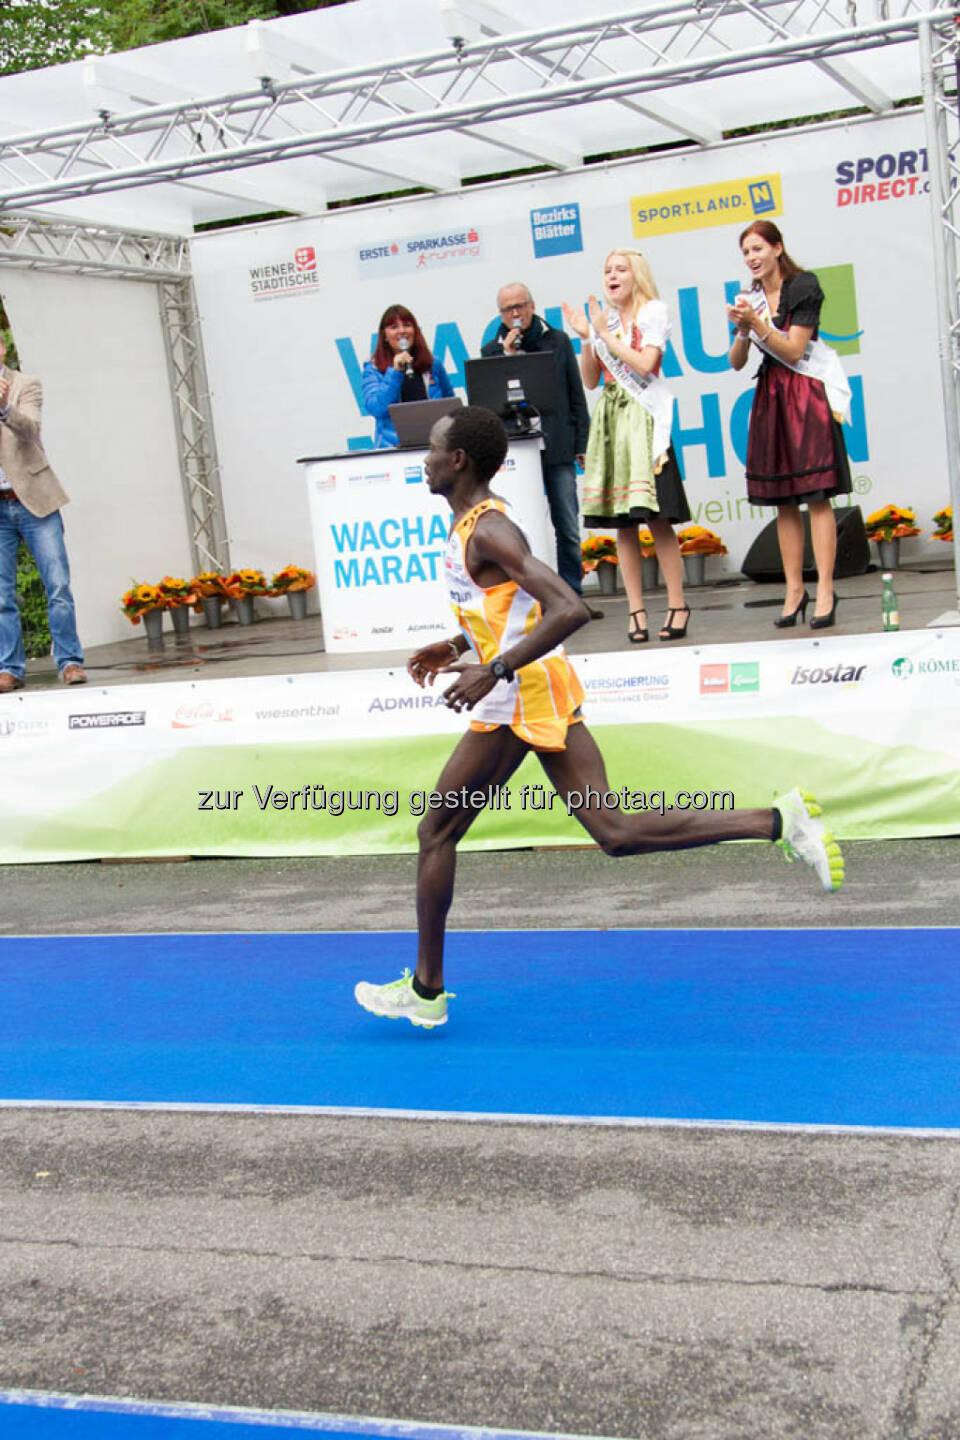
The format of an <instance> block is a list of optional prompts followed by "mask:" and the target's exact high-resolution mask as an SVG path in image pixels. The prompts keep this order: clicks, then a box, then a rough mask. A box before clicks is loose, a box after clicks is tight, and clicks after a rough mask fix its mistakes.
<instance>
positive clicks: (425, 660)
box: [407, 640, 453, 689]
mask: <svg viewBox="0 0 960 1440" xmlns="http://www.w3.org/2000/svg"><path fill="white" fill-rule="evenodd" d="M452 654H453V648H452V645H451V643H450V641H449V640H435V641H434V642H433V644H432V645H424V647H423V649H422V650H418V651H417V652H416V653H415V654H414V655H411V656H410V659H409V660H408V661H407V674H408V675H409V676H410V678H411V680H415V681H416V682H417V684H418V685H419V686H420V688H421V689H423V686H424V683H425V682H427V681H429V683H430V684H431V685H432V684H433V681H434V677H435V676H436V675H437V673H438V671H440V670H443V669H444V668H445V667H446V666H449V664H450V657H451V655H452Z"/></svg>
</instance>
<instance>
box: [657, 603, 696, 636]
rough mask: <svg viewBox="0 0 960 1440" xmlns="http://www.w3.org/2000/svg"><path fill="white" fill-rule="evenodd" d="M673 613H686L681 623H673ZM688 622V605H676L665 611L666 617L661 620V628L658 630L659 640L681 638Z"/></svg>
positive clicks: (684, 633)
mask: <svg viewBox="0 0 960 1440" xmlns="http://www.w3.org/2000/svg"><path fill="white" fill-rule="evenodd" d="M674 615H686V617H687V618H686V620H684V622H683V624H682V625H674V623H673V617H674ZM689 624H690V606H689V605H678V606H677V607H676V608H675V609H671V610H668V611H667V618H666V620H664V622H663V629H662V630H661V631H660V634H659V637H658V638H659V639H660V640H682V639H683V637H684V636H685V635H686V633H687V626H688V625H689Z"/></svg>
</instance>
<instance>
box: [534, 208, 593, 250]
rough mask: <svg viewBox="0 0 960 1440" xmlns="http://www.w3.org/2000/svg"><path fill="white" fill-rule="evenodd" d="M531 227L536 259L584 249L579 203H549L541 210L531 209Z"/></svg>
mask: <svg viewBox="0 0 960 1440" xmlns="http://www.w3.org/2000/svg"><path fill="white" fill-rule="evenodd" d="M530 229H531V230H532V232H533V255H534V259H536V260H543V259H544V258H545V257H546V256H548V255H573V254H574V253H576V252H577V251H580V250H582V249H583V234H582V232H581V229H580V206H579V205H578V204H574V205H548V206H546V207H545V208H543V209H540V210H531V211H530Z"/></svg>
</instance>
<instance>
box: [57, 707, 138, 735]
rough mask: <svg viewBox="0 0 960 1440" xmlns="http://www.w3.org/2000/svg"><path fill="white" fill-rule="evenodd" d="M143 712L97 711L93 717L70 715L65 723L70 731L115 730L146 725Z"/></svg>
mask: <svg viewBox="0 0 960 1440" xmlns="http://www.w3.org/2000/svg"><path fill="white" fill-rule="evenodd" d="M146 723H147V713H146V711H145V710H113V711H110V712H107V711H103V710H101V711H99V712H98V713H97V714H94V715H71V716H70V718H69V720H68V721H67V726H68V728H69V729H70V730H117V729H122V728H123V727H125V726H127V725H146Z"/></svg>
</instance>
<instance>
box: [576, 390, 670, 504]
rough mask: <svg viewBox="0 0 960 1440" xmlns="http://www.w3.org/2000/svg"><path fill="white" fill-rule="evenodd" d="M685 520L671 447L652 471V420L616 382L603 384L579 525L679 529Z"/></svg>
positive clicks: (593, 424) (592, 429)
mask: <svg viewBox="0 0 960 1440" xmlns="http://www.w3.org/2000/svg"><path fill="white" fill-rule="evenodd" d="M689 519H690V507H689V506H688V505H687V497H686V495H685V494H684V489H683V481H682V479H681V478H680V469H679V466H678V465H677V462H676V457H675V456H674V453H673V446H672V445H671V446H670V447H669V449H668V451H667V454H666V458H665V459H664V460H663V463H662V465H661V467H660V470H659V471H657V470H656V468H655V457H654V454H653V416H652V415H651V414H650V412H649V410H645V409H644V407H643V406H642V405H640V404H638V403H637V401H636V400H634V399H632V398H631V396H630V395H628V394H627V392H626V390H624V389H623V387H622V386H620V385H618V384H617V383H616V381H615V380H608V381H607V382H606V384H605V385H604V387H603V393H602V394H601V396H600V399H599V400H598V401H597V405H596V408H595V409H594V412H593V416H592V418H591V420H590V436H589V439H588V440H587V454H586V463H585V467H584V480H583V520H584V524H585V525H586V526H587V527H588V529H594V530H596V529H600V528H602V527H605V526H612V527H614V528H617V527H621V528H625V527H627V526H630V525H642V524H646V523H648V522H649V521H650V520H666V521H667V522H668V524H670V525H680V524H684V523H685V522H686V521H688V520H689Z"/></svg>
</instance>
